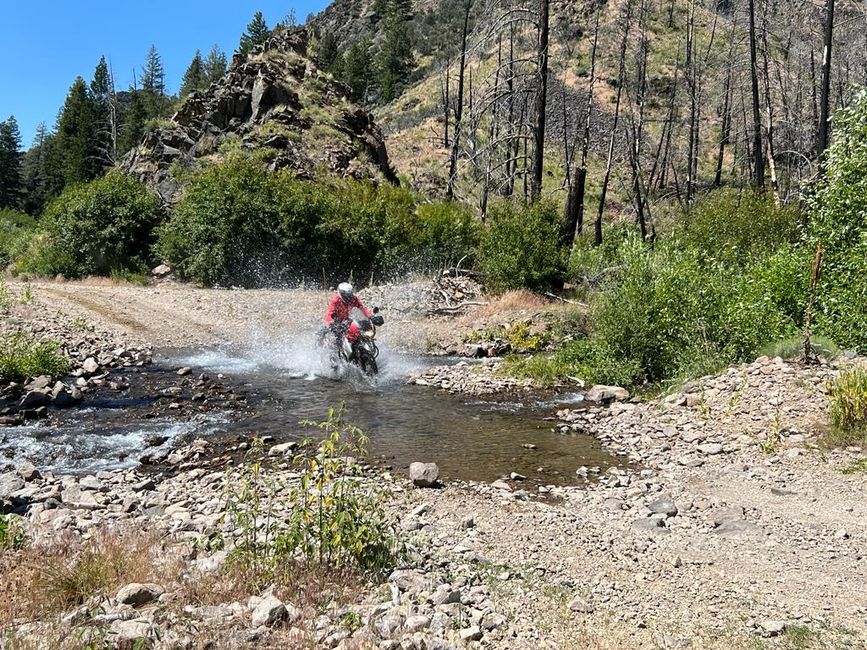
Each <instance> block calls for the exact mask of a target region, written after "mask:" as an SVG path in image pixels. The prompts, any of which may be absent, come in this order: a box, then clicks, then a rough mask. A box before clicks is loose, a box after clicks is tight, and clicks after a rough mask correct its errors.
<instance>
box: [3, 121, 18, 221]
mask: <svg viewBox="0 0 867 650" xmlns="http://www.w3.org/2000/svg"><path fill="white" fill-rule="evenodd" d="M20 148H21V133H20V132H19V131H18V120H16V119H15V116H14V115H11V116H10V117H9V119H7V120H6V121H5V122H0V209H2V208H18V207H20V205H21V198H22V197H21V189H22V187H21V154H20V153H19V151H18V150H19V149H20Z"/></svg>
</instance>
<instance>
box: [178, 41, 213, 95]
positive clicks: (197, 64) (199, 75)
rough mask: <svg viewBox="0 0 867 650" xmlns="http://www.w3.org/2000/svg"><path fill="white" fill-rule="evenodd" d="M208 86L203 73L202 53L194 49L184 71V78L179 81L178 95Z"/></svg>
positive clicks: (187, 93)
mask: <svg viewBox="0 0 867 650" xmlns="http://www.w3.org/2000/svg"><path fill="white" fill-rule="evenodd" d="M207 87H208V80H207V77H206V75H205V62H204V61H203V60H202V53H201V52H199V51H198V50H196V55H195V56H194V57H193V60H192V61H191V62H190V66H189V67H188V68H187V71H186V72H185V73H184V80H183V82H182V83H181V90H180V95H181V99H183V98H184V97H186V96H187V95H189V94H190V93H192V92H193V91H196V90H203V89H204V88H207Z"/></svg>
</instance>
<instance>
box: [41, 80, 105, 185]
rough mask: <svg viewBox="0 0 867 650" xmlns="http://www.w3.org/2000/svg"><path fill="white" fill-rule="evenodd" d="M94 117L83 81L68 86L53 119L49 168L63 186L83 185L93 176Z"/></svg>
mask: <svg viewBox="0 0 867 650" xmlns="http://www.w3.org/2000/svg"><path fill="white" fill-rule="evenodd" d="M96 127H97V125H96V116H95V114H94V106H93V103H92V102H91V97H90V92H89V90H88V87H87V84H85V82H84V79H82V78H81V77H78V78H76V79H75V81H74V82H73V83H72V86H71V87H70V89H69V94H68V95H67V97H66V101H65V103H64V104H63V108H62V109H60V115H59V117H58V118H57V130H56V131H57V133H56V142H55V146H54V147H53V148H52V154H53V159H52V162H51V165H52V166H53V167H54V168H55V170H56V171H57V173H58V175H59V176H60V177H61V178H62V180H63V183H64V184H65V185H72V184H75V183H85V182H87V181H89V180H92V179H94V178H96V177H97V175H98V174H99V171H100V165H99V164H98V162H97V160H98V159H97V152H96V151H95V149H94V146H95V144H96Z"/></svg>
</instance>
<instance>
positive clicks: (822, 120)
mask: <svg viewBox="0 0 867 650" xmlns="http://www.w3.org/2000/svg"><path fill="white" fill-rule="evenodd" d="M833 42H834V0H826V3H825V50H824V52H823V54H822V91H821V99H820V100H819V108H820V114H819V137H818V140H817V142H816V155H817V156H818V157H819V158H820V159H822V158H823V157H824V154H825V150H826V149H827V148H828V127H829V124H828V120H829V119H830V94H831V46H832V44H833ZM822 168H824V167H822Z"/></svg>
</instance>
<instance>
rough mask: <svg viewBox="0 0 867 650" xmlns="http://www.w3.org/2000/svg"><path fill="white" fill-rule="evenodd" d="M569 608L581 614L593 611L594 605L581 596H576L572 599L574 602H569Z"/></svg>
mask: <svg viewBox="0 0 867 650" xmlns="http://www.w3.org/2000/svg"><path fill="white" fill-rule="evenodd" d="M569 609H570V610H572V611H573V612H577V613H579V614H592V613H593V605H591V604H590V603H588V602H587V601H586V600H585V599H583V598H582V597H581V596H575V598H573V599H572V602H570V603H569Z"/></svg>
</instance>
